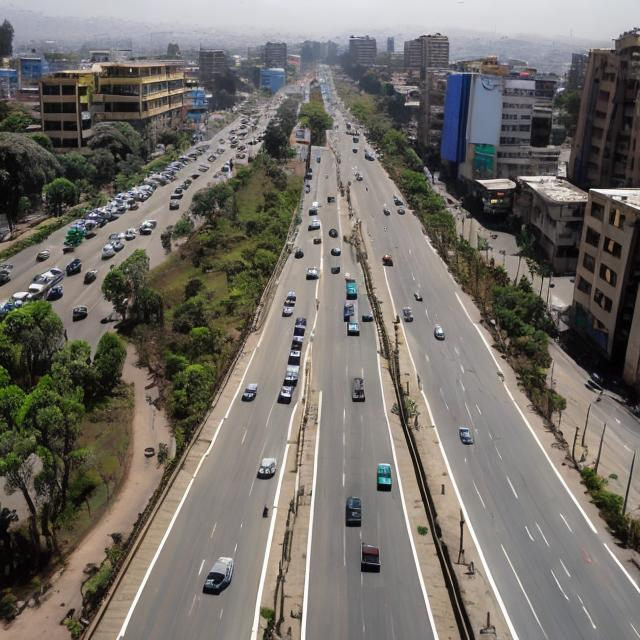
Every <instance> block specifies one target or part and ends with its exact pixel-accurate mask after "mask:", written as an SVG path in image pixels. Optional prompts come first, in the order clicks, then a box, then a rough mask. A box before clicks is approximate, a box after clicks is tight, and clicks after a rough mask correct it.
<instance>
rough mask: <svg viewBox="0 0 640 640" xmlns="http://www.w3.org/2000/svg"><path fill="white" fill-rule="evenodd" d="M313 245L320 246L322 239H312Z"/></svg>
mask: <svg viewBox="0 0 640 640" xmlns="http://www.w3.org/2000/svg"><path fill="white" fill-rule="evenodd" d="M313 244H322V238H314V239H313Z"/></svg>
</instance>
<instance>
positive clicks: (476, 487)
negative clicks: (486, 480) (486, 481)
mask: <svg viewBox="0 0 640 640" xmlns="http://www.w3.org/2000/svg"><path fill="white" fill-rule="evenodd" d="M473 488H474V489H475V490H476V493H477V494H478V498H480V502H481V503H482V508H483V509H486V508H487V507H486V505H485V503H484V500H483V499H482V496H481V495H480V490H479V489H478V485H477V484H476V483H475V480H474V482H473Z"/></svg>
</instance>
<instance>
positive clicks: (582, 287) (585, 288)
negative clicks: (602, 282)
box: [578, 276, 591, 295]
mask: <svg viewBox="0 0 640 640" xmlns="http://www.w3.org/2000/svg"><path fill="white" fill-rule="evenodd" d="M578 290H579V291H582V293H586V294H587V295H591V283H590V282H589V281H588V280H585V279H584V278H583V277H582V276H580V277H579V278H578Z"/></svg>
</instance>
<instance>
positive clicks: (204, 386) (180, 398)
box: [170, 364, 214, 419]
mask: <svg viewBox="0 0 640 640" xmlns="http://www.w3.org/2000/svg"><path fill="white" fill-rule="evenodd" d="M213 383H214V376H213V371H212V369H211V367H210V366H208V365H202V364H190V365H189V366H188V367H186V368H185V369H184V370H183V371H181V372H180V373H178V374H177V375H176V376H175V378H174V380H173V391H172V392H171V397H170V407H171V412H172V413H173V415H174V416H175V417H176V418H178V419H181V418H186V417H188V416H200V415H202V414H204V412H205V411H206V410H207V408H208V407H209V403H210V402H211V393H212V391H213Z"/></svg>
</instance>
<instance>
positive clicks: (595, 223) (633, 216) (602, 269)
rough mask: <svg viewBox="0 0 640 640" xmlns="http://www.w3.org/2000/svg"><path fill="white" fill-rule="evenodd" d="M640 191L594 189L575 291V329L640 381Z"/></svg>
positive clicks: (627, 375)
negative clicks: (639, 293)
mask: <svg viewBox="0 0 640 640" xmlns="http://www.w3.org/2000/svg"><path fill="white" fill-rule="evenodd" d="M639 235H640V189H591V190H590V191H589V200H588V202H587V207H586V211H585V217H584V224H583V228H582V237H581V241H580V255H579V257H578V268H577V272H576V285H575V288H574V291H573V307H572V321H573V326H574V328H575V329H576V330H577V331H578V332H579V333H581V334H582V335H583V336H584V337H585V338H587V339H588V340H589V342H591V343H592V344H593V345H594V346H595V347H596V348H597V349H598V351H599V353H600V354H601V355H602V356H603V357H605V358H606V359H608V360H611V361H612V362H613V363H614V364H616V365H617V366H618V367H619V368H620V369H622V371H623V378H624V380H625V382H627V384H631V385H635V386H636V387H637V386H638V384H639V381H640V300H639V299H638V284H639V283H640V246H639Z"/></svg>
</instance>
